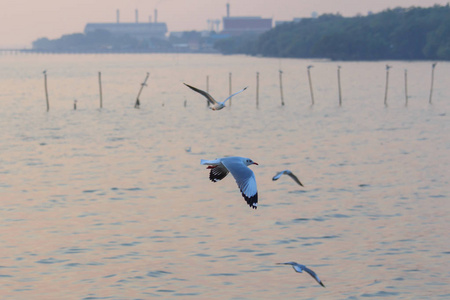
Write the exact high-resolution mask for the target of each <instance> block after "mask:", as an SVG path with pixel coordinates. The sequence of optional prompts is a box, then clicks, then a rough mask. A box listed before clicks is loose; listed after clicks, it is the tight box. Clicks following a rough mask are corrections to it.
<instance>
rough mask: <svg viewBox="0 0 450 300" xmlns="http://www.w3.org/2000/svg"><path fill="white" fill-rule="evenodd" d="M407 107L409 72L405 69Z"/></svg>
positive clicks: (406, 99) (406, 103) (406, 100)
mask: <svg viewBox="0 0 450 300" xmlns="http://www.w3.org/2000/svg"><path fill="white" fill-rule="evenodd" d="M405 106H408V70H407V69H405Z"/></svg>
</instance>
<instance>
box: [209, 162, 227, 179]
mask: <svg viewBox="0 0 450 300" xmlns="http://www.w3.org/2000/svg"><path fill="white" fill-rule="evenodd" d="M228 173H229V172H228V170H227V168H225V167H224V166H223V165H218V166H217V167H213V168H211V171H210V172H209V179H210V180H211V181H212V182H217V181H220V180H222V179H224V178H225V177H226V176H227V175H228Z"/></svg>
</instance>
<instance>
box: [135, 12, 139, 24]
mask: <svg viewBox="0 0 450 300" xmlns="http://www.w3.org/2000/svg"><path fill="white" fill-rule="evenodd" d="M135 15H136V23H139V12H138V10H137V9H136V10H135Z"/></svg>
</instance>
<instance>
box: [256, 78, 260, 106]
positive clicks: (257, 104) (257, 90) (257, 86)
mask: <svg viewBox="0 0 450 300" xmlns="http://www.w3.org/2000/svg"><path fill="white" fill-rule="evenodd" d="M256 107H259V72H256Z"/></svg>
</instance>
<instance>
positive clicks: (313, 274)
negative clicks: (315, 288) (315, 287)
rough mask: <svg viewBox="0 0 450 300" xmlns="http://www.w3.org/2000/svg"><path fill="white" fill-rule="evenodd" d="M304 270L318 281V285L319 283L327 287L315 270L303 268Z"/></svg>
mask: <svg viewBox="0 0 450 300" xmlns="http://www.w3.org/2000/svg"><path fill="white" fill-rule="evenodd" d="M303 269H304V270H305V272H306V273H308V274H309V275H311V277H312V278H314V279H315V280H316V281H317V283H319V284H320V285H321V286H323V287H325V285H324V284H323V283H322V280H320V279H319V276H317V274H316V273H315V272H314V271H313V270H311V269H309V268H307V267H305V266H303Z"/></svg>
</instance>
